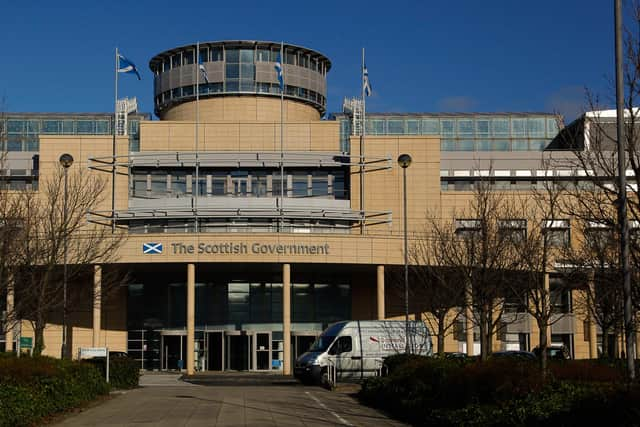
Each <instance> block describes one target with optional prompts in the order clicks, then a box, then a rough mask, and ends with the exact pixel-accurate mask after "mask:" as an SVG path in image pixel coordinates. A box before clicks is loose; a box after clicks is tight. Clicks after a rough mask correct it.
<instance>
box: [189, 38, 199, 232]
mask: <svg viewBox="0 0 640 427" xmlns="http://www.w3.org/2000/svg"><path fill="white" fill-rule="evenodd" d="M193 63H194V65H195V67H196V68H195V70H196V192H195V197H194V199H193V203H194V218H195V223H196V224H195V230H196V233H197V232H198V195H199V194H198V193H199V192H200V160H199V159H198V128H199V127H200V41H198V42H197V43H196V54H195V57H194V61H193ZM191 195H192V196H193V186H191Z"/></svg>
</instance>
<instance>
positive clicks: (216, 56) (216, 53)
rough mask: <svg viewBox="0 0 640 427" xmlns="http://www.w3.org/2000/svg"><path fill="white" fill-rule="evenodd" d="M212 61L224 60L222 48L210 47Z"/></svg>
mask: <svg viewBox="0 0 640 427" xmlns="http://www.w3.org/2000/svg"><path fill="white" fill-rule="evenodd" d="M209 52H210V53H211V60H212V61H222V48H219V47H212V48H211V49H209Z"/></svg>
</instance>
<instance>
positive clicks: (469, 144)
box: [456, 139, 473, 151]
mask: <svg viewBox="0 0 640 427" xmlns="http://www.w3.org/2000/svg"><path fill="white" fill-rule="evenodd" d="M456 151H473V140H470V139H461V140H459V141H458V143H457V144H456Z"/></svg>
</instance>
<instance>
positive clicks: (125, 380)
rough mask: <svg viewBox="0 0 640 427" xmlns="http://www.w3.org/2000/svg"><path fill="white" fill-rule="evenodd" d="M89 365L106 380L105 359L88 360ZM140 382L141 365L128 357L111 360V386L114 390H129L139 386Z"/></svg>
mask: <svg viewBox="0 0 640 427" xmlns="http://www.w3.org/2000/svg"><path fill="white" fill-rule="evenodd" d="M86 362H87V363H91V364H92V365H94V366H96V367H97V368H98V370H99V371H100V372H101V373H102V375H103V377H104V378H106V369H105V365H106V363H105V359H104V358H102V357H97V358H94V359H88V360H87V361H86ZM139 381H140V364H139V363H138V362H136V361H135V360H133V359H130V358H128V357H117V358H110V359H109V385H110V386H111V387H112V388H119V389H129V388H134V387H137V386H138V383H139Z"/></svg>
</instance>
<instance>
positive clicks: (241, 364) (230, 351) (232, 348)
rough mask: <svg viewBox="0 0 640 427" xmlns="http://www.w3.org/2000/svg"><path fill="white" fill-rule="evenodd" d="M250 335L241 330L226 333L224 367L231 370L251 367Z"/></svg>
mask: <svg viewBox="0 0 640 427" xmlns="http://www.w3.org/2000/svg"><path fill="white" fill-rule="evenodd" d="M252 344H253V343H252V340H251V335H248V334H247V333H246V332H244V331H242V332H240V333H229V332H227V335H226V343H225V347H226V369H230V370H232V371H248V370H249V369H251V353H252V347H253V345H252Z"/></svg>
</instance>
